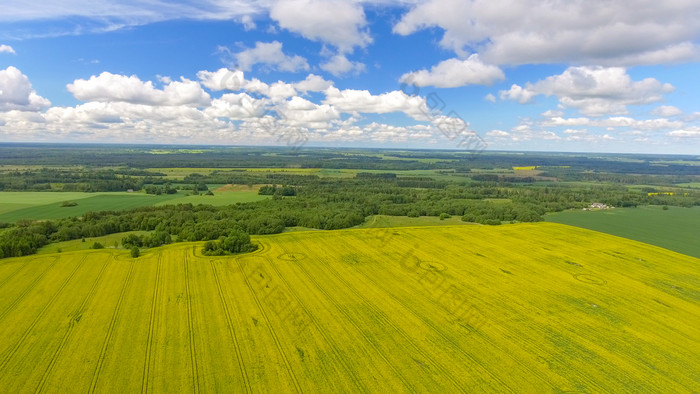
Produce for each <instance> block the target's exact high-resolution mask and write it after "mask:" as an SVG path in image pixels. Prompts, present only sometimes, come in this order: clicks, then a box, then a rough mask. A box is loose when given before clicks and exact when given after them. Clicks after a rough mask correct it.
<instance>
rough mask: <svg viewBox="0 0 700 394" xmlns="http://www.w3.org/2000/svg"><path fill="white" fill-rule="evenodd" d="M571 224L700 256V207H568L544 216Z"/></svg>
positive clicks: (547, 218)
mask: <svg viewBox="0 0 700 394" xmlns="http://www.w3.org/2000/svg"><path fill="white" fill-rule="evenodd" d="M545 220H547V221H548V222H555V223H561V224H568V225H570V226H577V227H583V228H587V229H589V230H595V231H600V232H603V233H608V234H612V235H617V236H618V237H625V238H630V239H634V240H636V241H640V242H645V243H649V244H652V245H657V246H661V247H662V248H667V249H671V250H673V251H676V252H679V253H684V254H687V255H689V256H693V257H697V258H700V207H694V208H681V207H668V209H667V210H664V209H663V208H662V207H661V206H658V205H652V206H645V207H637V208H615V209H605V210H598V211H582V210H574V211H565V212H559V213H555V214H550V215H547V216H545Z"/></svg>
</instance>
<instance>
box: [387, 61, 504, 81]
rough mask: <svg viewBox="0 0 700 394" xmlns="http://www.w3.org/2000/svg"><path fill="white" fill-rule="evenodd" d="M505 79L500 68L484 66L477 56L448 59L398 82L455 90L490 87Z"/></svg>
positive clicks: (412, 73)
mask: <svg viewBox="0 0 700 394" xmlns="http://www.w3.org/2000/svg"><path fill="white" fill-rule="evenodd" d="M504 79H505V74H503V71H501V69H500V68H498V67H496V66H493V65H490V64H485V63H483V62H482V61H481V60H480V59H479V55H477V54H473V55H471V56H469V57H468V58H467V59H465V60H460V59H448V60H445V61H442V62H440V63H438V64H437V65H436V66H433V67H432V68H431V69H430V71H428V70H419V71H414V72H411V73H407V74H404V75H403V76H401V78H400V81H401V82H402V83H407V84H410V85H415V86H420V87H422V86H435V87H437V88H455V87H459V86H466V85H492V84H493V83H494V82H497V81H502V80H504Z"/></svg>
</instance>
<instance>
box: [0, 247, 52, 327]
mask: <svg viewBox="0 0 700 394" xmlns="http://www.w3.org/2000/svg"><path fill="white" fill-rule="evenodd" d="M57 261H58V257H55V258H54V260H53V261H52V262H51V264H49V266H48V267H46V269H45V270H44V271H42V272H41V274H39V275H38V276H36V277H35V278H34V279H33V280H32V281H31V283H29V286H27V287H26V288H25V289H24V290H23V291H22V292H21V293H20V294H19V295H18V296H17V297H16V298H15V299H14V300H13V301H12V302H11V303H10V304H9V305H8V306H7V308H5V310H4V311H2V313H0V321H2V319H4V318H5V316H6V315H7V314H8V313H10V312H11V311H12V309H13V308H14V307H16V306H17V304H18V303H19V302H20V301H22V299H23V298H24V297H26V295H27V294H29V292H31V291H32V290H33V289H34V286H36V285H37V283H39V281H41V279H42V278H43V277H44V276H46V274H47V273H48V272H49V271H50V270H51V268H53V266H54V265H56V262H57Z"/></svg>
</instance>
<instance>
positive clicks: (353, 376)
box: [270, 263, 369, 393]
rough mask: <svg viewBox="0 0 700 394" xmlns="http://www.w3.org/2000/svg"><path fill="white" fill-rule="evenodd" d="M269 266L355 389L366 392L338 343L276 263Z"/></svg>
mask: <svg viewBox="0 0 700 394" xmlns="http://www.w3.org/2000/svg"><path fill="white" fill-rule="evenodd" d="M270 266H271V267H272V269H273V270H274V271H275V273H276V274H277V277H278V278H280V280H281V281H282V282H283V283H284V285H285V287H287V289H288V291H289V293H291V294H292V296H294V299H296V301H297V304H299V306H300V307H301V308H302V309H303V310H304V312H305V313H306V315H307V316H308V317H309V319H311V321H312V322H313V324H314V326H315V327H316V329H317V330H318V332H319V333H321V336H323V339H324V340H325V341H326V342H327V343H329V344H330V345H331V347H332V348H333V351H334V352H335V354H336V355H337V359H338V360H339V361H340V365H342V366H343V369H345V372H346V373H347V376H349V377H350V378H351V379H352V382H353V383H354V384H355V386H356V387H357V389H358V390H359V391H360V392H363V393H368V392H369V391H368V390H367V387H365V385H364V384H362V380H361V379H360V378H359V377H358V376H357V373H356V372H355V371H354V370H353V369H352V368H351V367H350V365H348V364H347V362H346V360H345V359H344V358H343V357H342V356H341V355H340V354H341V353H340V350H339V347H338V344H337V343H336V342H335V341H334V340H333V339H332V338H331V337H330V336H329V335H328V333H327V332H326V330H324V329H323V327H321V325H320V324H319V323H318V321H317V320H316V318H314V316H313V314H312V313H311V311H309V309H308V308H307V307H306V306H305V305H304V304H303V303H302V302H301V298H299V295H298V294H297V293H296V292H295V291H293V290H292V289H293V287H292V286H290V285H289V282H287V280H286V279H285V278H284V276H283V275H282V274H281V273H280V271H279V269H278V268H277V265H276V264H275V263H270Z"/></svg>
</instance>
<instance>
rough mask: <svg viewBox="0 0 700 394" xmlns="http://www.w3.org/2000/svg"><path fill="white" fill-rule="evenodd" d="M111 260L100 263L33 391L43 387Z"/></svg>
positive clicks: (40, 389)
mask: <svg viewBox="0 0 700 394" xmlns="http://www.w3.org/2000/svg"><path fill="white" fill-rule="evenodd" d="M110 262H111V260H106V261H105V262H104V264H102V268H101V269H100V272H99V273H98V274H97V277H96V278H95V280H94V281H93V282H92V286H91V287H90V290H88V293H87V295H86V296H85V298H84V299H83V302H82V303H81V304H80V306H79V307H78V309H77V310H76V311H75V313H74V314H73V317H72V318H71V319H70V321H69V322H68V330H66V333H65V334H64V335H63V338H62V339H61V343H60V344H59V345H58V347H57V348H56V351H55V352H54V354H53V356H52V357H51V360H50V361H49V365H48V366H47V367H46V370H44V374H43V375H42V377H41V380H40V381H39V384H38V385H37V387H36V390H35V392H36V393H40V392H42V391H43V389H44V385H45V384H46V381H47V380H48V378H49V376H51V372H52V371H53V368H54V366H55V365H56V361H58V358H59V356H60V355H61V351H62V350H63V348H64V347H65V345H66V343H68V339H69V338H70V336H71V334H72V333H73V330H74V329H75V327H76V325H77V322H78V321H79V320H80V318H81V317H82V314H83V312H84V311H85V308H86V307H87V305H88V303H89V302H91V301H92V298H93V296H94V295H95V290H97V285H98V284H99V283H100V279H101V278H102V275H103V274H104V272H105V270H106V269H107V266H108V265H109V263H110Z"/></svg>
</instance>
